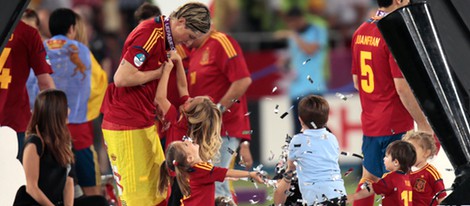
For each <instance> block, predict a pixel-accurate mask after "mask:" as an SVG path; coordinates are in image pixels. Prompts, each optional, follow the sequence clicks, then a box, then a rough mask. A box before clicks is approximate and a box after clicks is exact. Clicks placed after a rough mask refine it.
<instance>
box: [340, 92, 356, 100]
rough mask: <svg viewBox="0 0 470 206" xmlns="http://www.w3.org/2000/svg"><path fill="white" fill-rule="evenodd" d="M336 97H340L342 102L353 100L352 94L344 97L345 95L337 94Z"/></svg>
mask: <svg viewBox="0 0 470 206" xmlns="http://www.w3.org/2000/svg"><path fill="white" fill-rule="evenodd" d="M336 96H337V97H339V98H340V99H341V100H343V101H346V100H348V98H351V97H352V96H353V95H352V94H348V95H344V94H341V93H339V92H337V93H336Z"/></svg>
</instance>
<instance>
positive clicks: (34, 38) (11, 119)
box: [0, 21, 55, 154]
mask: <svg viewBox="0 0 470 206" xmlns="http://www.w3.org/2000/svg"><path fill="white" fill-rule="evenodd" d="M30 68H32V69H33V71H34V74H36V77H37V79H38V85H39V89H40V90H41V91H42V90H44V89H48V88H55V85H54V81H53V80H52V77H51V76H50V74H51V73H52V69H51V67H50V66H49V65H48V64H47V62H46V50H44V45H43V44H42V40H41V36H40V35H39V33H38V31H37V30H36V29H35V28H33V27H31V26H29V25H27V24H25V23H24V22H22V21H20V22H19V23H18V25H17V26H16V28H15V31H13V33H12V34H11V36H10V39H9V40H8V43H7V44H6V46H5V48H4V49H3V51H2V52H1V54H0V125H2V126H9V127H11V128H13V129H14V130H15V131H16V132H17V135H18V146H19V149H18V154H19V152H20V151H23V142H24V132H25V131H26V126H27V125H28V122H29V119H30V118H31V108H30V105H29V96H28V93H27V91H26V80H27V79H28V76H29V72H30Z"/></svg>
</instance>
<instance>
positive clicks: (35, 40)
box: [27, 29, 52, 76]
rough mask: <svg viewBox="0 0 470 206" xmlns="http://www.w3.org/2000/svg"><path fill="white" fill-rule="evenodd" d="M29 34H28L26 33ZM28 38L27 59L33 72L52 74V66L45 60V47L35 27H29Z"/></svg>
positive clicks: (36, 73)
mask: <svg viewBox="0 0 470 206" xmlns="http://www.w3.org/2000/svg"><path fill="white" fill-rule="evenodd" d="M28 36H29V35H28ZM27 39H28V40H29V47H28V48H29V49H30V51H29V55H28V58H29V59H28V61H29V62H30V66H31V68H33V71H34V74H35V75H36V76H37V75H40V74H45V73H47V74H52V68H51V66H50V65H49V64H47V62H46V49H45V48H44V45H43V43H42V41H41V36H39V33H38V31H37V30H36V29H31V35H30V38H27Z"/></svg>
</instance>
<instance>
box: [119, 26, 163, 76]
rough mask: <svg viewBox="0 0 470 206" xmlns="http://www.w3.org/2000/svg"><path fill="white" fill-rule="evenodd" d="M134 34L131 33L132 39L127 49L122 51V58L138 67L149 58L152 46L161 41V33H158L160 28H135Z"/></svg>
mask: <svg viewBox="0 0 470 206" xmlns="http://www.w3.org/2000/svg"><path fill="white" fill-rule="evenodd" d="M137 29H139V30H138V31H136V33H135V35H133V40H132V42H131V43H130V44H129V46H128V47H127V48H124V49H127V51H126V52H125V53H124V55H123V58H124V59H125V60H126V61H128V62H129V63H131V64H132V65H133V66H134V67H135V68H137V69H140V68H142V65H144V64H145V63H146V62H147V61H148V59H149V58H150V53H151V50H152V49H155V48H154V47H155V46H156V45H158V44H159V43H158V42H159V41H163V40H164V38H163V34H160V32H161V31H160V30H159V29H158V28H155V29H153V30H150V29H144V28H137Z"/></svg>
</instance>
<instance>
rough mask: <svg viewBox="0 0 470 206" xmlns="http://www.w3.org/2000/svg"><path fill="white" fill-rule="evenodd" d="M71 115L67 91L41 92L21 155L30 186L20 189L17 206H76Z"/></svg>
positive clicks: (16, 201)
mask: <svg viewBox="0 0 470 206" xmlns="http://www.w3.org/2000/svg"><path fill="white" fill-rule="evenodd" d="M67 116H68V107H67V97H66V95H65V93H64V92H62V91H60V90H55V89H51V90H44V91H42V92H41V93H39V95H38V96H37V98H36V101H35V103H34V110H33V115H32V117H31V120H30V122H29V124H28V128H27V130H26V141H25V145H24V149H23V152H22V155H21V160H22V163H23V167H24V170H25V175H26V185H24V186H22V187H20V189H19V190H18V192H17V194H16V198H15V202H14V205H47V206H49V205H65V206H68V205H73V179H72V177H71V173H70V171H71V164H72V163H73V161H74V159H73V153H72V150H71V137H70V133H69V130H68V129H67Z"/></svg>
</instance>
